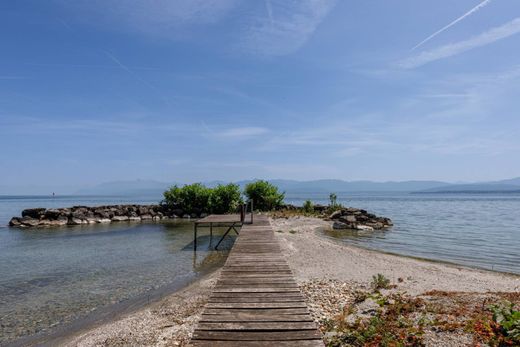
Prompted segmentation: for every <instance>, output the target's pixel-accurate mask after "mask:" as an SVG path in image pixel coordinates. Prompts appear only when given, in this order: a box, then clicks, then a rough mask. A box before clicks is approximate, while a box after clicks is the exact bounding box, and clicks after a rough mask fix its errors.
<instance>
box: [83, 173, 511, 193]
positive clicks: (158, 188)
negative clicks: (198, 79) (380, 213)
mask: <svg viewBox="0 0 520 347" xmlns="http://www.w3.org/2000/svg"><path fill="white" fill-rule="evenodd" d="M252 181H254V180H243V181H238V182H236V183H237V184H238V185H240V186H241V187H244V186H245V185H246V184H247V183H249V182H252ZM269 181H270V182H271V183H273V184H274V185H276V186H277V187H278V188H279V189H280V190H282V191H285V192H287V193H292V192H297V193H331V192H336V193H337V192H363V191H377V192H414V193H486V192H519V193H520V177H518V178H513V179H507V180H501V181H493V182H479V183H466V184H453V183H448V182H442V181H401V182H393V181H388V182H373V181H343V180H335V179H323V180H313V181H294V180H283V179H274V180H269ZM203 183H204V184H206V185H207V186H210V187H213V186H216V185H217V184H225V183H227V182H225V181H208V182H203ZM174 184H180V183H178V182H177V183H176V182H159V181H153V180H135V181H116V182H107V183H102V184H99V185H96V186H92V187H89V188H83V189H81V190H78V191H76V192H75V194H77V195H142V196H161V195H162V193H163V191H164V190H166V189H167V188H168V187H170V186H172V185H174Z"/></svg>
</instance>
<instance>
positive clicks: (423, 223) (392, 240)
mask: <svg viewBox="0 0 520 347" xmlns="http://www.w3.org/2000/svg"><path fill="white" fill-rule="evenodd" d="M307 198H309V199H311V200H313V201H314V202H319V203H322V204H327V203H328V195H326V194H309V193H305V194H287V196H286V200H287V201H288V202H292V203H294V204H302V203H303V201H305V200H306V199H307ZM338 202H341V203H342V204H344V205H346V206H353V207H359V208H363V209H366V210H368V211H371V212H373V213H375V214H377V215H381V216H385V217H390V218H391V219H392V221H393V222H394V227H393V228H391V229H389V230H386V231H374V232H355V231H354V232H353V231H328V232H325V235H326V236H328V237H332V238H335V239H340V240H341V241H344V242H346V243H350V244H354V245H358V246H362V247H366V248H372V249H377V250H383V251H387V252H392V253H398V254H404V255H409V256H415V257H422V258H428V259H435V260H443V261H449V262H453V263H457V264H462V265H468V266H475V267H480V268H484V269H490V270H491V269H492V270H495V271H504V272H512V273H518V274H520V194H410V193H338Z"/></svg>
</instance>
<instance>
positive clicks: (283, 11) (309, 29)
mask: <svg viewBox="0 0 520 347" xmlns="http://www.w3.org/2000/svg"><path fill="white" fill-rule="evenodd" d="M334 3H335V1H333V0H292V1H287V0H283V1H281V0H279V1H272V0H271V1H269V2H267V3H266V6H267V9H268V15H267V16H265V15H264V16H258V17H256V18H254V19H253V22H252V23H248V24H247V26H246V29H245V30H246V32H245V34H244V37H243V38H242V40H241V42H240V48H241V49H243V50H246V51H247V52H250V53H253V54H259V55H262V56H281V55H286V54H290V53H292V52H294V51H296V50H297V49H299V48H300V47H301V46H303V45H304V44H305V42H307V40H308V39H309V37H310V36H311V35H312V34H313V33H314V31H315V30H316V28H317V27H318V25H319V24H320V23H321V21H322V20H323V19H324V18H325V16H326V15H327V14H328V13H329V11H330V10H331V9H332V7H333V6H334Z"/></svg>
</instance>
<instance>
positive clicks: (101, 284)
mask: <svg viewBox="0 0 520 347" xmlns="http://www.w3.org/2000/svg"><path fill="white" fill-rule="evenodd" d="M7 200H8V199H0V208H1V209H0V211H1V213H2V215H5V214H6V213H8V215H9V217H10V216H11V215H19V213H20V210H21V209H19V207H20V206H22V205H24V206H25V207H36V206H45V207H48V206H49V205H47V204H46V201H37V199H26V200H23V201H20V200H17V201H13V199H11V200H10V201H7ZM121 202H124V201H118V200H110V199H108V198H103V199H101V198H96V199H93V198H92V199H90V200H89V199H88V198H83V199H82V200H81V201H78V200H74V201H73V200H72V199H70V200H68V201H59V202H56V201H54V202H51V203H52V204H55V206H71V205H78V204H86V205H97V204H109V203H110V204H112V203H121ZM127 202H130V201H127ZM131 202H143V201H131ZM152 202H154V201H150V203H152ZM47 203H48V201H47ZM6 205H7V206H9V208H6ZM14 206H16V207H14ZM13 208H17V209H18V210H16V211H14V212H13V211H11V210H12V209H13ZM5 220H6V218H3V221H2V224H5ZM216 232H217V233H218V232H219V231H218V230H217V231H216ZM201 234H202V235H205V233H201ZM192 241H193V226H192V224H191V223H190V222H185V221H181V222H175V221H171V222H164V223H163V222H161V223H138V224H131V223H117V224H115V223H114V224H110V225H94V226H88V225H87V226H78V227H61V228H53V229H39V230H35V229H34V230H20V229H14V228H1V229H0V317H1V319H0V320H1V325H0V344H2V342H6V341H9V340H13V339H14V338H16V337H20V336H24V335H30V334H34V333H37V332H42V331H48V330H50V329H51V328H52V327H55V326H58V325H63V323H66V322H70V321H72V320H74V319H76V318H79V317H84V316H85V315H87V314H88V313H89V312H92V311H93V310H96V309H99V308H101V307H106V306H107V305H111V304H115V303H120V302H122V301H125V300H128V299H132V298H136V297H138V296H142V295H147V293H150V292H153V291H154V290H156V289H157V288H163V287H165V286H171V285H172V284H175V283H183V284H187V283H189V282H191V281H193V280H195V279H196V278H198V277H200V276H201V275H202V274H204V273H205V272H207V271H209V270H211V269H213V268H214V267H215V266H218V265H221V264H222V263H223V262H224V261H225V258H226V256H227V251H222V252H215V251H210V250H209V240H208V239H207V238H204V237H203V239H199V245H198V251H197V253H196V254H195V253H194V252H193V248H192V247H193V245H192ZM230 245H231V240H228V241H227V242H226V245H225V246H224V247H223V248H224V249H226V248H227V249H229V247H230Z"/></svg>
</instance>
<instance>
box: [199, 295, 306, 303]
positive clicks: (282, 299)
mask: <svg viewBox="0 0 520 347" xmlns="http://www.w3.org/2000/svg"><path fill="white" fill-rule="evenodd" d="M208 302H228V303H231V302H235V303H237V302H304V300H303V297H302V296H282V297H272V298H252V297H249V296H243V297H238V298H218V297H217V298H213V297H212V298H209V300H208Z"/></svg>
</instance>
